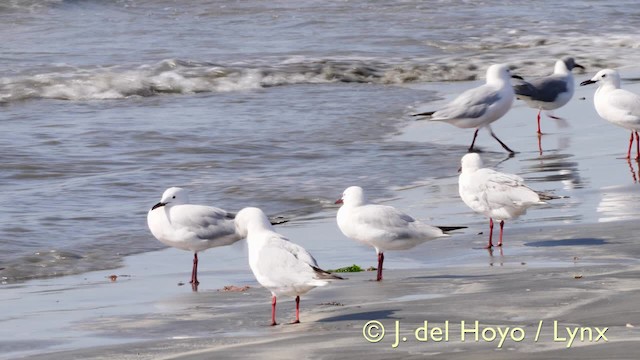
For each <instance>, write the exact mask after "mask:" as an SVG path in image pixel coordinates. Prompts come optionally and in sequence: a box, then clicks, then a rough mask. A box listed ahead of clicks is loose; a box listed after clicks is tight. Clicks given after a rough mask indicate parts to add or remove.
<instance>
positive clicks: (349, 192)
mask: <svg viewBox="0 0 640 360" xmlns="http://www.w3.org/2000/svg"><path fill="white" fill-rule="evenodd" d="M366 202H367V198H366V196H365V195H364V190H362V188H361V187H360V186H350V187H348V188H346V189H345V191H344V192H343V193H342V197H341V198H340V199H338V200H337V201H336V204H344V205H345V206H360V205H364V204H365V203H366Z"/></svg>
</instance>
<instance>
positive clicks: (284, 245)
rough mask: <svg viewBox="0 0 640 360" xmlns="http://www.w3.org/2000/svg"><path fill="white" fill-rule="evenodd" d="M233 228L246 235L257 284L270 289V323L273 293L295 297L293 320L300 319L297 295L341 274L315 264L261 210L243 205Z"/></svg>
mask: <svg viewBox="0 0 640 360" xmlns="http://www.w3.org/2000/svg"><path fill="white" fill-rule="evenodd" d="M235 226H236V229H237V232H238V233H239V234H240V235H241V236H242V237H246V238H247V244H248V248H249V266H250V267H251V271H253V275H254V276H255V277H256V280H257V281H258V282H259V283H260V285H262V286H264V287H265V288H267V289H268V290H269V291H271V295H272V298H271V325H277V323H276V297H277V296H278V295H287V296H295V297H296V320H295V321H294V322H293V323H294V324H296V323H299V322H300V295H303V294H306V293H307V292H308V291H309V290H311V289H313V288H315V287H316V286H324V285H327V284H328V283H329V281H330V280H336V279H340V280H342V278H341V277H339V276H336V275H332V274H330V273H328V272H326V271H324V270H322V269H320V268H319V267H318V263H317V262H316V260H315V259H314V258H313V256H311V254H310V253H309V252H308V251H307V250H305V249H304V248H303V247H302V246H300V245H296V244H294V243H292V242H290V241H289V239H287V238H286V237H284V236H282V235H280V234H278V233H277V232H275V230H274V229H273V227H272V226H271V223H270V222H269V219H268V218H267V216H266V215H265V214H264V213H263V212H262V210H260V209H258V208H254V207H247V208H244V209H242V210H240V211H239V212H238V214H237V215H236V219H235Z"/></svg>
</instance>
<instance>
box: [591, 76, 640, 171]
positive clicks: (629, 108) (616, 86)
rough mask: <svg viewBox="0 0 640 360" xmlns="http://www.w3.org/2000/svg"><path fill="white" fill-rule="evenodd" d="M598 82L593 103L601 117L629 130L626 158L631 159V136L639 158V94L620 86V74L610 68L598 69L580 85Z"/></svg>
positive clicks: (639, 158) (638, 158) (637, 158)
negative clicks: (629, 136)
mask: <svg viewBox="0 0 640 360" xmlns="http://www.w3.org/2000/svg"><path fill="white" fill-rule="evenodd" d="M589 84H598V89H597V90H596V93H595V95H594V96H593V104H594V106H595V108H596V112H597V113H598V115H600V117H601V118H603V119H605V120H607V121H609V122H610V123H612V124H614V125H618V126H621V127H623V128H625V129H627V130H630V131H631V138H630V139H629V150H628V151H627V159H631V147H632V146H633V137H634V135H635V138H636V160H640V137H639V136H638V131H640V95H637V94H635V93H632V92H631V91H627V90H624V89H621V88H620V74H619V73H618V72H617V71H615V70H612V69H604V70H600V71H599V72H598V73H597V74H596V75H595V76H594V77H593V78H591V79H590V80H586V81H583V82H581V83H580V86H584V85H589Z"/></svg>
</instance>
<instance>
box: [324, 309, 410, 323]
mask: <svg viewBox="0 0 640 360" xmlns="http://www.w3.org/2000/svg"><path fill="white" fill-rule="evenodd" d="M397 311H399V310H378V311H363V312H359V313H355V314H344V315H338V316H332V317H328V318H324V319H321V320H318V322H334V321H356V320H361V321H368V320H371V319H376V320H382V319H398V318H397V317H395V316H393V314H394V313H395V312H397Z"/></svg>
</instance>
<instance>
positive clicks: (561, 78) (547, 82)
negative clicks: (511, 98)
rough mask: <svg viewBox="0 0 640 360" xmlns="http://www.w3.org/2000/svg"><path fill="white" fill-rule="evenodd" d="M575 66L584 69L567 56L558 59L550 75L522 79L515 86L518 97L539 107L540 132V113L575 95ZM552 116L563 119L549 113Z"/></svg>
mask: <svg viewBox="0 0 640 360" xmlns="http://www.w3.org/2000/svg"><path fill="white" fill-rule="evenodd" d="M573 68H581V69H584V66H582V65H580V64H577V63H576V62H575V60H574V59H573V58H572V57H566V58H564V59H562V60H558V61H556V65H555V67H554V69H553V74H552V75H549V76H544V77H539V78H535V79H532V80H529V81H524V80H523V81H522V82H521V83H519V84H516V85H514V86H513V89H514V90H515V93H516V97H517V98H518V99H521V100H524V102H526V103H527V105H528V106H529V107H531V108H534V109H538V134H540V135H542V131H541V130H540V113H541V112H542V110H546V111H549V110H555V109H558V108H560V107H562V106H564V105H566V104H567V103H568V102H569V100H571V98H572V97H573V91H574V88H575V85H574V80H573V73H572V72H571V70H573ZM547 115H548V116H549V117H550V118H552V119H555V120H562V118H559V117H557V116H554V115H553V114H551V113H549V114H547Z"/></svg>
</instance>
